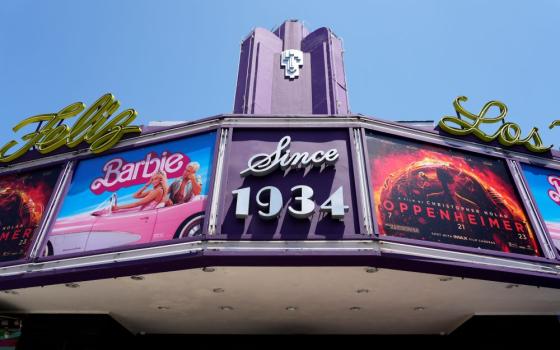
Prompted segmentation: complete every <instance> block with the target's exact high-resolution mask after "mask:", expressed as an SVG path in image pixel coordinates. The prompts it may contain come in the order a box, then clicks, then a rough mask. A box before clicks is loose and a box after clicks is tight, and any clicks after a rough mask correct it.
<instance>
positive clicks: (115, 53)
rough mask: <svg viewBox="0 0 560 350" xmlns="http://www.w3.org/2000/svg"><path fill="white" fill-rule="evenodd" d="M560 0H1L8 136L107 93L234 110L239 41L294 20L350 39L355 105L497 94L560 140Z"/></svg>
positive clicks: (2, 106)
mask: <svg viewBox="0 0 560 350" xmlns="http://www.w3.org/2000/svg"><path fill="white" fill-rule="evenodd" d="M558 18H560V1H546V0H541V1H511V0H510V1H503V0H497V1H482V0H474V1H473V0H470V1H443V0H442V1H435V0H423V1H412V0H408V1H404V0H393V1H389V0H387V1H363V0H355V1H350V0H348V1H344V2H341V1H326V0H322V1H316V0H311V1H310V0H305V1H303V0H300V1H294V0H279V1H263V0H251V1H250V0H236V1H225V0H223V1H212V0H206V1H165V0H163V1H162V0H159V1H147V0H143V1H142V0H130V1H106V0H101V1H98V0H97V1H88V0H82V1H62V0H50V1H26V0H22V1H13V0H5V1H3V2H2V5H1V6H0V43H1V46H0V82H1V83H0V98H1V103H0V120H2V121H3V123H2V125H3V126H4V127H3V128H2V129H1V130H0V144H4V143H5V142H7V141H9V140H11V139H12V137H13V136H12V132H11V127H12V126H13V125H14V124H15V123H16V122H17V121H19V120H21V119H23V118H25V117H28V116H31V115H35V114H39V113H47V112H55V111H58V110H59V109H60V108H61V107H63V106H65V105H68V104H70V103H71V102H75V101H83V102H85V103H86V104H88V105H89V104H91V103H92V102H93V101H95V100H96V99H97V98H98V97H99V96H101V95H102V94H104V93H106V92H112V93H113V94H115V95H116V97H117V98H118V99H119V100H120V101H121V103H122V105H123V107H133V108H135V109H136V110H137V111H138V113H139V117H138V119H137V123H138V124H143V123H147V122H148V121H151V120H193V119H198V118H203V117H207V116H211V115H215V114H219V113H228V112H231V111H232V106H233V98H234V89H235V79H236V75H237V64H238V59H239V44H240V42H241V40H242V39H243V38H244V37H245V36H246V35H247V34H248V33H249V32H250V31H251V29H252V28H253V27H257V26H259V27H264V28H268V29H272V28H274V27H276V26H278V25H279V24H281V23H282V21H284V20H286V19H300V20H303V21H304V22H305V23H306V25H307V26H308V28H309V29H310V30H314V29H317V28H319V27H322V26H328V27H331V28H332V29H333V31H334V32H335V33H336V34H337V35H338V36H339V37H342V38H343V40H344V46H345V63H346V71H347V80H348V86H349V99H350V106H351V109H352V111H353V112H357V113H363V114H366V115H370V116H376V117H379V118H383V119H389V120H427V119H436V120H437V119H439V118H441V116H443V115H446V114H453V108H452V105H451V103H452V101H453V99H454V98H455V97H456V96H459V95H466V96H469V97H470V101H469V102H468V104H467V105H468V106H471V107H472V110H473V111H478V110H479V108H480V107H481V106H482V104H483V103H484V102H486V101H489V100H492V99H498V100H501V101H503V102H505V103H506V104H507V105H508V106H509V110H510V115H509V117H508V118H509V120H511V121H514V122H517V123H520V124H521V125H522V126H523V127H524V134H526V133H528V131H529V129H530V127H532V126H538V127H539V128H540V129H541V131H542V133H543V137H544V139H545V142H546V143H555V144H556V148H558V146H560V141H556V140H557V139H558V137H559V136H560V128H557V129H556V130H553V131H552V132H549V131H548V129H547V126H548V124H549V123H550V122H551V121H552V120H554V119H560V107H559V106H558V102H557V101H558V81H559V78H560V70H559V68H558V67H559V62H560V50H559V46H560V45H559V44H558V38H560V26H558Z"/></svg>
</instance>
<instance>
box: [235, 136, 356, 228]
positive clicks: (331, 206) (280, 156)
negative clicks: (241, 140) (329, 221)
mask: <svg viewBox="0 0 560 350" xmlns="http://www.w3.org/2000/svg"><path fill="white" fill-rule="evenodd" d="M290 143H291V137H290V136H284V137H283V138H282V139H280V141H279V142H278V145H277V147H276V149H275V151H274V152H272V153H270V154H267V153H259V154H256V155H254V156H252V157H251V158H249V161H248V163H247V168H246V169H245V170H243V171H241V172H240V176H241V177H247V176H250V175H252V176H257V177H263V176H266V175H269V174H271V173H273V172H274V171H276V170H282V171H289V170H292V169H304V168H307V167H326V166H334V165H335V163H336V161H337V160H338V159H339V153H338V150H337V149H335V148H332V149H329V150H326V151H321V150H319V151H316V152H313V153H311V154H310V153H309V152H301V153H298V152H291V151H290V150H289V147H290ZM251 190H252V189H251V187H243V188H239V189H237V190H234V191H232V194H233V196H234V197H235V198H236V205H235V217H236V218H238V219H245V218H247V217H248V216H249V214H250V213H249V207H250V198H251ZM343 191H344V190H343V187H342V186H339V187H338V188H337V189H336V190H335V191H334V192H332V193H331V195H330V196H329V197H328V198H327V199H326V200H325V201H324V202H323V203H322V204H321V205H320V206H319V211H320V212H321V213H325V214H327V215H330V216H331V218H333V219H336V220H343V219H344V215H345V214H346V212H348V210H349V206H348V205H345V204H344V192H343ZM290 193H291V197H290V198H288V202H289V203H291V204H290V205H288V208H287V211H288V213H289V214H290V215H291V216H292V217H294V218H296V219H308V218H310V217H311V216H312V215H313V213H314V212H315V208H316V204H315V201H314V200H313V196H314V190H313V188H312V187H310V186H307V185H297V186H293V187H292V188H291V189H290ZM255 199H256V203H257V206H258V208H259V209H258V211H257V214H258V216H259V217H260V218H261V219H263V220H273V219H277V218H278V217H279V216H280V214H281V212H282V209H283V208H284V198H283V197H282V193H281V192H280V189H278V187H276V186H265V187H263V188H261V189H259V190H258V192H257V194H256V198H255Z"/></svg>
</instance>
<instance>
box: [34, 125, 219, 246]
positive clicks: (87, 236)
mask: <svg viewBox="0 0 560 350" xmlns="http://www.w3.org/2000/svg"><path fill="white" fill-rule="evenodd" d="M214 142H215V133H213V132H212V133H205V134H201V135H197V136H191V137H187V138H183V139H180V140H176V141H170V142H165V143H160V144H157V145H150V146H146V147H141V148H136V149H133V150H130V151H124V152H120V153H115V154H111V155H107V156H103V157H97V158H93V159H88V160H84V161H81V162H80V163H79V164H78V166H77V169H76V171H75V173H74V175H73V178H72V182H71V184H70V188H69V190H68V194H67V196H66V198H65V199H64V202H63V204H62V208H61V210H60V212H59V214H58V217H57V220H56V222H55V224H54V226H53V228H52V230H51V232H50V234H49V237H48V241H47V242H46V243H45V244H46V246H45V248H44V252H45V255H58V254H68V253H79V252H87V251H92V250H99V249H106V248H112V247H119V246H125V245H133V244H140V243H150V242H157V241H165V240H172V239H178V238H185V237H193V236H197V235H200V234H201V233H202V224H203V221H204V210H205V208H206V196H207V194H208V186H209V182H210V176H211V171H212V169H211V166H212V157H213V154H214Z"/></svg>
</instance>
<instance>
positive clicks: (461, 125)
mask: <svg viewBox="0 0 560 350" xmlns="http://www.w3.org/2000/svg"><path fill="white" fill-rule="evenodd" d="M467 100H468V99H467V97H465V96H459V97H457V98H456V99H455V101H453V107H455V111H456V112H457V117H452V116H445V117H443V118H441V120H440V121H439V123H438V125H439V127H440V128H441V129H442V130H443V131H445V132H448V133H450V134H452V135H457V136H465V135H470V134H473V135H474V136H476V137H478V138H479V139H480V140H482V141H484V142H491V141H494V140H496V139H497V140H498V142H499V143H500V144H502V145H504V146H508V147H509V146H514V145H522V146H525V148H527V149H528V150H529V151H531V152H537V153H543V152H547V151H549V150H550V149H551V148H552V146H553V145H550V146H548V147H546V146H544V145H543V142H542V139H541V136H540V135H539V129H538V128H533V129H531V131H530V132H529V134H528V135H527V137H525V138H521V127H520V126H519V125H517V124H515V123H511V122H506V123H504V124H502V125H501V126H500V128H499V129H498V130H497V131H496V132H495V133H494V134H491V135H489V134H487V133H485V132H484V131H482V130H480V127H481V125H482V124H494V123H498V122H501V121H503V120H504V119H505V117H506V115H507V112H508V109H507V106H506V105H505V104H504V103H502V102H499V101H490V102H488V103H486V104H485V105H484V107H482V110H481V111H480V113H479V114H473V113H471V112H469V111H467V110H466V109H465V108H464V107H463V106H461V102H466V101H467ZM492 107H497V108H498V109H499V111H500V113H499V114H498V116H496V117H487V116H486V113H488V111H489V110H490V109H491V108H492ZM459 116H463V117H465V118H467V119H460V118H459ZM558 122H559V123H558V124H557V125H560V121H558ZM553 124H554V123H553ZM553 124H551V126H550V128H552V127H553ZM554 126H555V125H554Z"/></svg>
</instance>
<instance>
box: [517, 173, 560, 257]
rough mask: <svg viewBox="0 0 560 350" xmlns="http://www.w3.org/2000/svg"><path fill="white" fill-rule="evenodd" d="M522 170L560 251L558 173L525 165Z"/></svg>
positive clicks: (559, 179)
mask: <svg viewBox="0 0 560 350" xmlns="http://www.w3.org/2000/svg"><path fill="white" fill-rule="evenodd" d="M522 168H523V174H524V175H525V178H526V179H527V182H528V185H529V189H530V190H531V194H532V195H533V198H534V199H535V202H536V204H537V207H538V208H539V211H540V213H541V216H542V218H543V219H544V222H545V224H546V228H547V230H548V233H549V234H550V237H551V238H552V240H553V242H554V245H555V246H556V249H559V250H560V171H558V170H552V169H547V168H540V167H536V166H532V165H526V164H523V165H522Z"/></svg>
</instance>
